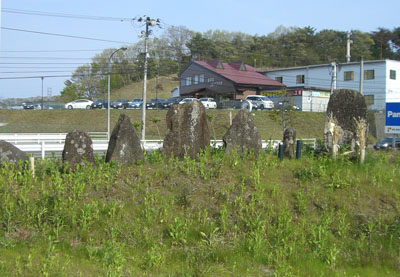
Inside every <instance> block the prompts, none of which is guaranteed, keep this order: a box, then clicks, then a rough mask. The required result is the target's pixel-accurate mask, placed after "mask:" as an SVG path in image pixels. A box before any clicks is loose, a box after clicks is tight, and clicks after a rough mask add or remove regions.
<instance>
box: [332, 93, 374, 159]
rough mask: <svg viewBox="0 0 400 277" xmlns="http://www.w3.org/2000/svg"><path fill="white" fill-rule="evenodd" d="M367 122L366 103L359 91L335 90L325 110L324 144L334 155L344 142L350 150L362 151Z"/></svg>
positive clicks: (366, 134)
mask: <svg viewBox="0 0 400 277" xmlns="http://www.w3.org/2000/svg"><path fill="white" fill-rule="evenodd" d="M367 122H368V118H367V105H366V103H365V99H364V97H363V96H362V95H361V93H359V92H358V91H355V90H349V89H341V90H336V91H335V92H334V93H333V94H332V95H331V97H330V100H329V103H328V108H327V111H326V120H325V131H324V142H325V146H326V147H327V149H328V150H329V151H330V152H331V153H332V155H333V156H334V157H336V153H337V151H338V150H339V148H340V147H342V146H343V145H345V144H347V145H349V146H350V150H352V151H355V150H357V153H360V152H364V151H365V145H366V143H365V142H366V138H367V136H368V124H367ZM359 150H360V151H359Z"/></svg>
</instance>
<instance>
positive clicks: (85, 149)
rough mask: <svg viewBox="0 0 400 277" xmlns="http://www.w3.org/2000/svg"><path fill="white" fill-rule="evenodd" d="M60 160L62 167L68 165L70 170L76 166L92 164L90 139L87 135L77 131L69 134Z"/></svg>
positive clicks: (93, 161) (92, 156)
mask: <svg viewBox="0 0 400 277" xmlns="http://www.w3.org/2000/svg"><path fill="white" fill-rule="evenodd" d="M62 160H63V164H64V166H66V165H67V164H68V167H69V169H70V170H74V169H75V167H76V166H77V165H78V164H81V165H82V164H85V163H93V164H94V163H95V160H94V155H93V147H92V139H91V138H90V137H89V135H88V134H87V133H85V132H81V131H77V130H73V131H72V132H69V133H68V134H67V137H66V138H65V144H64V151H63V152H62Z"/></svg>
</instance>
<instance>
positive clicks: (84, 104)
mask: <svg viewBox="0 0 400 277" xmlns="http://www.w3.org/2000/svg"><path fill="white" fill-rule="evenodd" d="M92 103H93V101H92V100H89V99H77V100H74V101H72V102H68V103H67V104H65V105H64V107H65V108H66V109H68V110H72V109H86V110H89V109H90V106H91V105H92Z"/></svg>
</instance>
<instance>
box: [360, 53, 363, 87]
mask: <svg viewBox="0 0 400 277" xmlns="http://www.w3.org/2000/svg"><path fill="white" fill-rule="evenodd" d="M363 90H364V57H361V61H360V93H361V95H364V92H363Z"/></svg>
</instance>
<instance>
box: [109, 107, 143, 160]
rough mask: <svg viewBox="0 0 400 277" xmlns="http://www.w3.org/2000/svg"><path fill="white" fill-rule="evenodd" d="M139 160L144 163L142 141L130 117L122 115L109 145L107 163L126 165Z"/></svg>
mask: <svg viewBox="0 0 400 277" xmlns="http://www.w3.org/2000/svg"><path fill="white" fill-rule="evenodd" d="M139 160H141V161H144V155H143V151H142V147H141V145H140V139H139V137H138V136H137V134H136V131H135V128H134V127H133V125H132V123H131V120H130V119H129V117H128V116H127V115H125V114H121V115H120V116H119V119H118V122H117V124H116V125H115V127H114V129H113V131H112V134H111V137H110V141H109V143H108V149H107V155H106V162H111V161H114V162H119V163H124V164H126V163H136V162H137V161H139Z"/></svg>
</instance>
